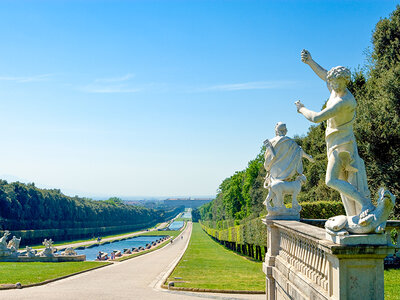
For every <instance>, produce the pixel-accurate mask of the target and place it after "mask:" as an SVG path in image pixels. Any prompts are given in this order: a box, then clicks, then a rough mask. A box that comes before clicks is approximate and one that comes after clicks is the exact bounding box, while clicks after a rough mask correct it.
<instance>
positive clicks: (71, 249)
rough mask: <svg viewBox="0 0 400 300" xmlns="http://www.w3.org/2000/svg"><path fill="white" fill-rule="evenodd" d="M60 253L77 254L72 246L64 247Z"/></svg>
mask: <svg viewBox="0 0 400 300" xmlns="http://www.w3.org/2000/svg"><path fill="white" fill-rule="evenodd" d="M61 255H77V253H76V251H75V250H74V248H72V247H69V248H67V249H65V250H64V251H63V252H62V253H61Z"/></svg>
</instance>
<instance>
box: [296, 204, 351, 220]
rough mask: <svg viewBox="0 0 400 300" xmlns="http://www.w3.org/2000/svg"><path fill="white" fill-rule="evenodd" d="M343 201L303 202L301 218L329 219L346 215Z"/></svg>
mask: <svg viewBox="0 0 400 300" xmlns="http://www.w3.org/2000/svg"><path fill="white" fill-rule="evenodd" d="M345 214H346V212H345V210H344V206H343V203H342V202H341V201H315V202H302V203H301V212H300V217H301V218H302V219H329V218H330V217H333V216H338V215H345Z"/></svg>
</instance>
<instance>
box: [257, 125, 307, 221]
mask: <svg viewBox="0 0 400 300" xmlns="http://www.w3.org/2000/svg"><path fill="white" fill-rule="evenodd" d="M286 133H287V129H286V124H284V123H282V122H279V123H278V124H276V126H275V134H276V136H275V137H274V138H272V139H271V140H268V139H267V140H265V141H264V146H265V148H266V149H265V155H264V158H265V162H264V167H265V170H266V171H267V175H266V177H265V183H264V188H266V189H268V190H269V193H268V196H267V198H266V199H265V202H264V204H265V205H266V207H267V211H268V215H267V219H300V210H301V206H300V205H299V203H298V202H297V195H298V193H299V192H300V190H301V186H302V185H303V184H304V183H305V181H306V177H305V176H304V175H303V162H302V158H303V157H304V158H307V159H308V160H310V161H313V158H312V157H311V156H310V155H308V154H306V153H305V152H304V151H303V149H302V148H301V147H300V146H299V145H297V143H296V142H295V141H294V140H292V139H291V138H289V137H287V136H286ZM296 174H298V176H297V177H296V179H295V180H292V181H289V180H290V179H292V178H293V177H294V176H295V175H296ZM285 195H291V196H292V208H286V206H285V205H284V197H285ZM271 204H272V205H271Z"/></svg>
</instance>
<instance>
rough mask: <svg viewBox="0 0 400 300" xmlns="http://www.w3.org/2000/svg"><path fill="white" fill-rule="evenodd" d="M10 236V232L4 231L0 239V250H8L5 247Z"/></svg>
mask: <svg viewBox="0 0 400 300" xmlns="http://www.w3.org/2000/svg"><path fill="white" fill-rule="evenodd" d="M9 235H10V232H9V231H8V230H6V231H4V234H3V236H2V237H1V238H0V250H6V249H8V247H7V238H8V236H9Z"/></svg>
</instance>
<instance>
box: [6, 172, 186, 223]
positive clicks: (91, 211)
mask: <svg viewBox="0 0 400 300" xmlns="http://www.w3.org/2000/svg"><path fill="white" fill-rule="evenodd" d="M182 210H183V207H181V208H179V209H170V210H169V211H166V210H154V209H147V208H144V207H139V206H133V205H125V204H123V202H122V201H121V200H119V199H118V198H110V199H109V200H106V201H94V200H90V199H84V198H79V197H68V196H65V195H63V194H62V193H61V191H60V190H55V189H54V190H44V189H39V188H37V187H35V185H34V184H22V183H19V182H14V183H10V184H8V183H7V181H4V180H0V230H4V229H8V230H20V229H47V228H52V229H57V228H91V227H107V226H119V225H135V224H138V225H139V224H148V223H151V222H154V223H157V222H162V221H164V220H166V219H168V218H171V217H173V215H176V214H177V213H178V212H179V211H182Z"/></svg>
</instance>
